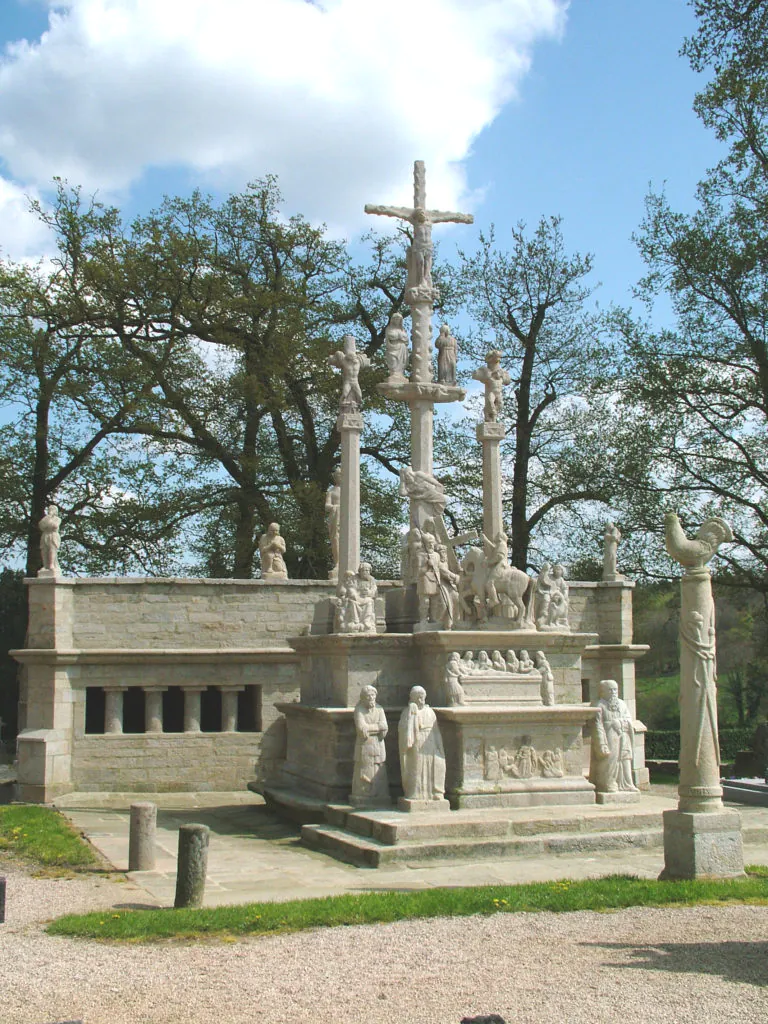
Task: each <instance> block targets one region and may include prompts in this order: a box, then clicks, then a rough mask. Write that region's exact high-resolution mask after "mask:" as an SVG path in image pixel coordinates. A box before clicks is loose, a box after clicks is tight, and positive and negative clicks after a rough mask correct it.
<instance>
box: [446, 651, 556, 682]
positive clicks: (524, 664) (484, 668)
mask: <svg viewBox="0 0 768 1024" xmlns="http://www.w3.org/2000/svg"><path fill="white" fill-rule="evenodd" d="M535 658H536V660H535V661H533V660H532V659H531V656H530V654H529V653H528V651H520V657H519V658H518V656H517V655H516V654H515V652H514V651H511V650H510V651H506V652H505V653H504V654H503V655H502V653H501V651H491V653H490V654H489V653H488V652H487V651H479V652H478V655H477V658H475V657H474V654H473V652H472V651H465V652H464V654H460V653H459V651H452V652H451V654H450V655H449V658H448V668H449V669H450V672H451V674H453V673H454V672H455V671H456V669H457V668H458V675H460V676H469V675H472V674H473V673H478V672H483V673H487V672H504V673H505V674H506V673H509V672H512V673H514V674H515V675H520V674H522V675H527V674H528V673H530V672H537V671H539V672H540V671H541V670H542V669H548V668H549V663H548V662H547V659H546V657H545V655H544V652H543V651H536V655H535Z"/></svg>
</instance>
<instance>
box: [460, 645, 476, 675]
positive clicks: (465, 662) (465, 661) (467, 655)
mask: <svg viewBox="0 0 768 1024" xmlns="http://www.w3.org/2000/svg"><path fill="white" fill-rule="evenodd" d="M461 665H462V670H463V672H464V675H465V676H468V675H470V674H471V673H472V672H475V671H476V670H477V669H476V666H475V659H474V658H473V657H472V651H464V654H463V655H462V657H461Z"/></svg>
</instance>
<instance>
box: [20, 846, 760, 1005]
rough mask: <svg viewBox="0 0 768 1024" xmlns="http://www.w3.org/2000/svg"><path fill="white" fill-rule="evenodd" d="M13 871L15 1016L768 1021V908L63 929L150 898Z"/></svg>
mask: <svg viewBox="0 0 768 1024" xmlns="http://www.w3.org/2000/svg"><path fill="white" fill-rule="evenodd" d="M0 874H3V875H5V876H6V877H7V879H8V908H7V919H6V924H4V925H2V926H0V1021H2V1024H45V1022H51V1021H61V1020H71V1019H82V1020H83V1021H84V1024H145V1022H146V1024H150V1022H151V1024H182V1022H183V1024H240V1022H242V1024H245V1022H248V1024H252V1022H253V1021H258V1020H264V1021H269V1022H277V1024H280V1022H291V1024H303V1022H307V1024H309V1022H312V1024H320V1022H325V1021H328V1022H331V1021H333V1022H337V1021H358V1020H360V1019H363V1020H365V1022H366V1024H378V1022H382V1024H383V1022H387V1024H399V1022H403V1024H406V1022H415V1021H418V1022H420V1024H431V1022H434V1024H451V1022H458V1021H459V1020H460V1019H461V1017H462V1016H464V1015H468V1014H471V1015H474V1014H479V1013H491V1012H493V1013H499V1014H501V1016H502V1017H504V1018H505V1019H506V1021H507V1022H508V1024H512V1022H515V1024H526V1022H531V1024H549V1022H552V1024H555V1022H557V1024H580V1022H582V1021H583V1022H587V1021H588V1022H590V1024H600V1022H611V1024H616V1022H622V1021H624V1020H631V1021H632V1022H633V1024H646V1022H647V1024H687V1022H689V1021H690V1022H696V1024H703V1022H708V1021H712V1022H715V1021H716V1022H718V1024H728V1022H731V1021H733V1022H738V1024H752V1022H755V1024H758V1022H760V1024H764V1022H765V1021H766V1020H768V956H766V954H768V907H748V906H747V907H693V908H684V909H679V910H653V909H648V908H639V909H635V910H623V911H618V912H615V913H610V914H596V913H592V912H580V913H576V914H497V915H495V916H493V917H473V918H462V919H453V920H451V919H441V920H434V921H418V922H417V921H403V922H399V923H397V924H392V925H380V926H373V927H349V928H336V929H328V930H318V931H314V932H303V933H299V934H296V935H286V936H277V937H273V938H266V939H245V940H241V941H236V942H210V941H209V942H199V943H194V944H187V945H178V944H165V945H154V946H138V945H137V946H130V945H128V946H125V945H124V946H118V945H104V944H101V943H95V942H86V941H83V940H73V939H63V938H53V937H49V936H47V935H45V934H44V933H43V931H42V922H43V921H45V920H48V919H50V918H52V917H55V916H58V915H60V914H63V913H66V912H70V911H83V910H91V909H97V908H100V907H104V908H108V907H112V906H119V905H122V906H125V905H126V904H141V903H143V904H144V905H147V904H148V903H150V902H151V900H150V899H149V898H148V897H147V896H146V894H145V893H144V892H143V890H141V889H140V888H139V887H138V886H135V885H133V884H132V883H123V884H116V882H115V881H114V880H112V879H111V878H108V877H107V878H105V877H98V876H96V877H93V876H91V877H79V878H76V879H72V880H65V879H42V878H40V879H39V878H33V877H30V876H29V874H28V873H27V872H26V871H25V870H24V869H23V868H22V867H21V866H19V865H18V864H17V863H15V862H12V861H8V860H0Z"/></svg>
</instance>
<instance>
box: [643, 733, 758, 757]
mask: <svg viewBox="0 0 768 1024" xmlns="http://www.w3.org/2000/svg"><path fill="white" fill-rule="evenodd" d="M754 731H755V730H754V729H753V728H751V727H750V728H747V729H721V730H720V760H721V761H733V760H734V758H735V757H736V752H737V751H739V750H749V749H751V747H752V735H753V733H754ZM645 756H646V758H647V759H648V760H650V761H677V760H678V759H679V757H680V733H679V732H678V731H677V730H673V729H649V730H648V732H647V733H646V734H645Z"/></svg>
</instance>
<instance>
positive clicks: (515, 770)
mask: <svg viewBox="0 0 768 1024" xmlns="http://www.w3.org/2000/svg"><path fill="white" fill-rule="evenodd" d="M522 740H523V741H522V744H521V746H520V748H519V750H518V751H517V753H516V754H515V759H514V761H513V762H512V764H510V765H509V766H508V768H507V772H508V774H510V775H513V776H514V777H515V778H517V779H531V778H533V776H534V775H537V774H538V770H539V755H538V754H537V753H536V748H535V747H534V746H532V744H531V737H530V736H523V738H522Z"/></svg>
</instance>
